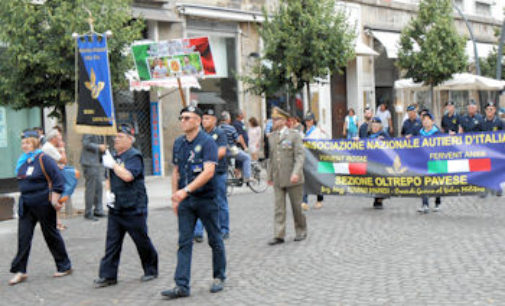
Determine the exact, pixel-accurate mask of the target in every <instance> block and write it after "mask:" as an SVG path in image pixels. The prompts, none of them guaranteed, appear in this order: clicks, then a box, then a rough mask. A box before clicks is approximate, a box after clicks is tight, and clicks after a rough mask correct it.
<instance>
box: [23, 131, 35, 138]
mask: <svg viewBox="0 0 505 306" xmlns="http://www.w3.org/2000/svg"><path fill="white" fill-rule="evenodd" d="M30 137H32V138H37V139H38V138H39V133H37V131H34V130H25V131H23V133H21V139H24V138H30Z"/></svg>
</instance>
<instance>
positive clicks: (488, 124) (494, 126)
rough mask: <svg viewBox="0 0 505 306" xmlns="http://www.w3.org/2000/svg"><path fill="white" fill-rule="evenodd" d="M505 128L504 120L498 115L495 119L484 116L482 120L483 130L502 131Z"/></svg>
mask: <svg viewBox="0 0 505 306" xmlns="http://www.w3.org/2000/svg"><path fill="white" fill-rule="evenodd" d="M503 129H504V124H503V121H501V119H500V118H498V116H495V117H494V118H493V120H487V119H486V118H484V121H483V122H482V130H483V131H501V130H503Z"/></svg>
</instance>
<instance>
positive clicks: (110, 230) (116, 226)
mask: <svg viewBox="0 0 505 306" xmlns="http://www.w3.org/2000/svg"><path fill="white" fill-rule="evenodd" d="M126 233H128V234H129V235H130V237H131V238H132V240H133V242H134V243H135V246H136V247H137V251H138V253H139V256H140V261H141V263H142V269H143V270H144V275H158V253H157V252H156V249H155V248H154V246H153V244H152V243H151V239H150V238H149V236H148V234H147V213H144V214H140V215H117V214H112V213H110V212H109V217H108V223H107V241H106V245H105V256H104V257H103V258H102V261H101V262H100V272H99V275H100V278H105V279H117V272H118V267H119V257H120V256H121V248H122V246H123V239H124V236H125V234H126Z"/></svg>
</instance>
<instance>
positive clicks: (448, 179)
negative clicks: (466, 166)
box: [424, 175, 468, 186]
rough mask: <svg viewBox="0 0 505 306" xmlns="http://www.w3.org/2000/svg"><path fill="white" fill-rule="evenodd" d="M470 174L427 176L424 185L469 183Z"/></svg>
mask: <svg viewBox="0 0 505 306" xmlns="http://www.w3.org/2000/svg"><path fill="white" fill-rule="evenodd" d="M467 179H468V176H466V175H454V176H425V177H424V185H426V186H457V185H467V184H468V182H467Z"/></svg>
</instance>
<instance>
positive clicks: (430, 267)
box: [0, 190, 505, 306]
mask: <svg viewBox="0 0 505 306" xmlns="http://www.w3.org/2000/svg"><path fill="white" fill-rule="evenodd" d="M166 199H167V198H166ZM151 201H152V204H153V205H152V206H153V207H152V209H151V210H150V216H149V226H150V234H151V237H152V239H153V243H154V245H155V247H156V248H157V250H158V252H159V259H160V277H159V278H158V279H156V280H154V281H152V282H148V283H140V282H139V278H140V276H141V275H142V269H141V267H140V260H139V258H138V255H137V252H136V249H135V247H134V245H133V243H132V241H131V239H130V238H127V239H125V244H124V247H123V253H122V257H121V259H122V261H121V265H120V273H119V283H118V284H117V285H116V286H113V287H109V288H104V289H93V288H92V283H93V279H95V278H96V277H97V273H98V265H99V261H100V258H101V257H102V256H103V253H104V245H105V229H106V219H101V220H100V221H99V222H89V221H85V220H84V219H83V218H82V217H76V218H72V219H66V220H65V224H66V225H67V226H68V229H67V230H65V231H64V232H63V236H64V239H65V242H66V244H67V249H68V252H69V255H70V257H71V260H72V262H73V267H74V273H73V274H72V275H71V276H69V277H65V278H62V279H53V278H52V277H51V276H52V274H53V272H54V271H55V266H54V262H53V259H52V257H51V255H50V253H49V251H48V249H47V247H46V246H45V242H44V241H43V238H42V235H41V232H40V229H39V228H37V229H36V235H35V238H34V242H33V247H32V252H31V256H30V262H29V267H28V274H29V278H28V280H27V282H26V283H23V284H20V285H17V286H14V287H9V286H7V281H8V279H9V278H10V277H11V274H10V273H9V272H8V271H9V267H10V261H11V260H12V258H13V256H14V254H15V252H16V230H17V229H16V226H17V225H16V221H14V220H12V221H6V222H3V223H2V224H0V243H1V245H2V251H1V252H2V253H1V257H2V258H3V259H2V261H1V262H0V279H1V280H2V284H1V285H0V296H1V297H2V298H1V300H0V304H2V305H112V304H119V305H144V306H147V305H162V304H168V303H171V304H174V305H295V304H300V305H309V304H311V305H356V304H358V305H444V304H445V305H455V304H461V305H488V304H495V305H500V304H501V305H503V304H504V303H505V291H504V290H503V287H504V285H503V284H504V281H505V256H504V254H505V241H504V239H503V237H505V222H504V220H505V209H504V208H505V207H504V201H503V198H497V197H488V198H485V199H481V198H478V197H464V198H445V199H443V204H442V205H443V206H442V208H443V209H442V211H441V212H438V213H430V214H427V215H419V214H418V213H417V212H416V208H417V207H418V205H419V204H420V200H418V199H393V200H386V201H385V209H384V210H382V211H376V210H373V209H371V202H372V201H371V199H368V198H351V197H327V198H326V199H325V206H324V207H323V208H322V209H321V210H313V209H311V210H310V211H308V212H307V213H306V216H307V222H308V227H309V236H308V239H307V240H305V241H302V242H294V241H293V238H294V229H293V221H292V216H291V212H290V211H288V228H287V233H288V235H287V237H286V238H287V240H286V243H284V244H282V245H279V246H268V245H267V241H268V240H269V239H270V238H271V237H272V232H273V226H272V222H273V193H272V191H271V190H268V191H267V192H266V193H264V194H252V193H239V194H236V195H233V196H232V197H230V212H231V238H230V239H229V240H227V241H226V251H227V257H228V273H227V274H228V280H227V282H226V287H225V290H224V291H223V292H220V293H216V294H211V293H209V292H208V289H209V286H210V283H211V281H212V273H211V252H210V248H209V247H208V245H207V244H206V243H202V244H195V246H194V251H193V266H192V291H191V296H190V297H189V298H185V299H181V300H177V301H165V300H163V299H162V297H161V296H160V291H162V290H164V289H168V288H171V287H173V285H174V283H173V274H174V269H175V264H176V249H177V225H176V217H175V215H174V214H173V213H172V211H171V209H169V208H164V207H163V202H162V201H166V202H167V203H168V201H167V200H163V197H162V196H161V195H159V194H154V195H153V196H152V197H151ZM311 201H314V199H313V197H311ZM432 201H433V200H432Z"/></svg>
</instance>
